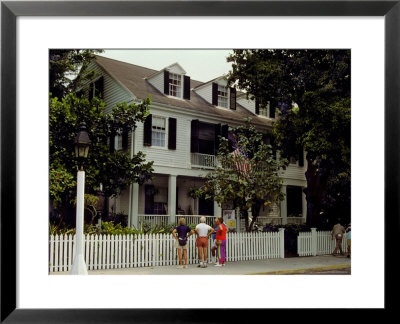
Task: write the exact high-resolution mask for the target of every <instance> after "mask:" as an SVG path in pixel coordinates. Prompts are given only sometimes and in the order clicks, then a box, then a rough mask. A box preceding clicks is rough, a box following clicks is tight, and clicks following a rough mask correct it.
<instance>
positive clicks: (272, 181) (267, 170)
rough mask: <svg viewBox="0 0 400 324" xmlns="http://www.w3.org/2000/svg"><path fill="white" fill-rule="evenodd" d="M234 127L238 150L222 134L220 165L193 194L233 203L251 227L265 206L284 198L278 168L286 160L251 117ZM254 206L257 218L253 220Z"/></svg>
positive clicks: (219, 152) (193, 190)
mask: <svg viewBox="0 0 400 324" xmlns="http://www.w3.org/2000/svg"><path fill="white" fill-rule="evenodd" d="M230 131H231V132H232V133H233V149H234V151H233V152H230V150H229V146H230V145H229V143H228V139H226V138H224V137H221V136H220V137H219V138H220V140H219V141H220V144H219V149H218V153H217V160H218V165H217V168H216V169H215V171H212V172H210V173H208V174H207V175H206V176H205V177H204V179H205V182H204V185H202V186H201V187H200V188H193V189H192V190H191V196H192V197H195V198H196V197H203V198H205V199H208V200H214V201H216V202H218V204H220V205H221V204H224V203H229V204H232V205H233V207H234V208H239V210H240V213H241V215H242V217H244V218H245V224H246V229H247V230H251V228H252V226H253V224H254V222H255V221H256V219H257V216H258V215H259V212H260V209H261V207H263V206H264V207H270V206H271V205H272V204H273V203H277V202H279V201H280V200H282V199H283V196H282V193H281V178H280V177H279V176H278V172H279V170H280V168H281V167H282V166H283V164H284V163H285V160H283V159H282V160H277V159H276V158H274V154H273V151H272V147H271V145H269V144H266V142H265V141H264V138H263V134H261V133H260V132H259V131H257V130H256V128H255V127H254V126H253V125H252V124H251V121H250V120H247V121H246V122H245V123H244V124H243V125H241V126H238V127H236V128H230ZM250 209H251V211H252V216H253V218H252V222H251V223H250V224H249V222H248V221H249V218H248V211H249V210H250Z"/></svg>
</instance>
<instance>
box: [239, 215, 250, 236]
mask: <svg viewBox="0 0 400 324" xmlns="http://www.w3.org/2000/svg"><path fill="white" fill-rule="evenodd" d="M240 215H241V216H242V217H244V226H245V227H246V232H249V213H248V211H247V210H240ZM239 226H240V224H239Z"/></svg>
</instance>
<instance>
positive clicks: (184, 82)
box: [149, 70, 190, 100]
mask: <svg viewBox="0 0 400 324" xmlns="http://www.w3.org/2000/svg"><path fill="white" fill-rule="evenodd" d="M185 73H186V72H185ZM149 82H150V83H151V84H153V85H154V86H155V87H156V88H158V87H159V83H158V82H153V81H152V80H151V79H150V80H149ZM158 89H159V90H160V91H161V89H160V88H158ZM163 90H164V91H163V92H164V94H165V95H167V96H171V97H176V98H180V99H186V100H190V77H188V76H187V75H184V74H179V73H173V72H170V71H168V70H164V89H163Z"/></svg>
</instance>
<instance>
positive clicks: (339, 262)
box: [51, 255, 351, 275]
mask: <svg viewBox="0 0 400 324" xmlns="http://www.w3.org/2000/svg"><path fill="white" fill-rule="evenodd" d="M350 267H351V260H350V259H349V258H346V257H345V256H336V257H335V256H332V255H320V256H309V257H294V258H285V259H267V260H256V261H236V262H228V263H227V264H226V266H224V267H215V266H214V264H212V263H210V264H208V267H207V268H198V267H197V264H190V265H188V268H187V269H177V268H176V265H174V266H157V267H143V268H128V269H108V270H89V275H257V274H258V275H272V274H290V273H302V272H304V271H305V270H332V269H341V268H350ZM63 274H64V275H66V274H68V272H52V273H51V275H63Z"/></svg>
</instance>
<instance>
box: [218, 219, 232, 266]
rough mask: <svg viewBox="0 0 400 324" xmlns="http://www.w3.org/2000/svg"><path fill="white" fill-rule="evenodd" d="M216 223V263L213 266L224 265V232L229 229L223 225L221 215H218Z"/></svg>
mask: <svg viewBox="0 0 400 324" xmlns="http://www.w3.org/2000/svg"><path fill="white" fill-rule="evenodd" d="M217 225H218V230H217V235H216V237H215V238H216V244H217V247H218V264H216V265H215V266H216V267H222V266H224V265H225V261H226V233H227V232H228V231H229V230H228V227H226V226H225V224H224V219H223V218H222V217H219V218H218V219H217Z"/></svg>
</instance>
